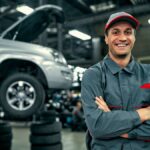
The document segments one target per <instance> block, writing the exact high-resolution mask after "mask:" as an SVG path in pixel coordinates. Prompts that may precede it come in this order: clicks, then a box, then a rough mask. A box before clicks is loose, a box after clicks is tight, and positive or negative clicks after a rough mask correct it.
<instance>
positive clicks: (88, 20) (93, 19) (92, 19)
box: [64, 3, 150, 28]
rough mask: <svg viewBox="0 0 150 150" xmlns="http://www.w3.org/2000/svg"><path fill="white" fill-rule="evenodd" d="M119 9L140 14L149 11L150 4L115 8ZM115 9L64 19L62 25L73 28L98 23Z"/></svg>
mask: <svg viewBox="0 0 150 150" xmlns="http://www.w3.org/2000/svg"><path fill="white" fill-rule="evenodd" d="M117 11H118V12H119V11H125V12H128V13H131V14H133V15H136V16H138V15H142V14H143V13H144V14H145V13H150V4H149V3H148V4H144V5H138V6H133V7H123V8H121V9H118V10H117ZM115 12H116V10H113V11H110V12H105V13H101V14H94V15H90V16H86V17H84V18H83V17H82V18H79V19H77V20H73V21H66V22H65V24H64V26H65V27H68V28H74V27H79V26H82V25H86V24H93V23H97V22H98V23H99V22H102V21H105V20H106V19H108V17H109V16H110V15H111V14H112V13H115Z"/></svg>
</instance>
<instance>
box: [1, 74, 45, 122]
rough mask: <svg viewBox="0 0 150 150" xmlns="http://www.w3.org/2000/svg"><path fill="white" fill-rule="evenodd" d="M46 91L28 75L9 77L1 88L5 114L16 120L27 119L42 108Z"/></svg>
mask: <svg viewBox="0 0 150 150" xmlns="http://www.w3.org/2000/svg"><path fill="white" fill-rule="evenodd" d="M44 100H45V91H44V88H43V86H42V84H41V83H40V82H39V81H38V80H37V79H36V78H35V77H33V76H31V75H29V74H26V73H15V74H12V75H9V76H8V77H7V78H6V79H5V80H4V81H3V82H2V84H1V87H0V102H1V105H2V108H3V110H4V112H5V113H6V114H7V115H8V116H10V117H13V118H16V119H27V118H28V117H29V116H31V115H33V114H35V113H36V112H37V111H38V110H40V108H42V106H43V104H44Z"/></svg>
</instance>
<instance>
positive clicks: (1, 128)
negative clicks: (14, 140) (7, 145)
mask: <svg viewBox="0 0 150 150" xmlns="http://www.w3.org/2000/svg"><path fill="white" fill-rule="evenodd" d="M9 133H12V127H11V126H10V124H8V123H6V122H1V123H0V135H3V134H9Z"/></svg>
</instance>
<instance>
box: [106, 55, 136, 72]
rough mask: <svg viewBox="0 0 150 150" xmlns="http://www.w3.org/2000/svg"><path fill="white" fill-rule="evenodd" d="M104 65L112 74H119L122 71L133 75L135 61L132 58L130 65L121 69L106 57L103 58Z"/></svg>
mask: <svg viewBox="0 0 150 150" xmlns="http://www.w3.org/2000/svg"><path fill="white" fill-rule="evenodd" d="M104 63H105V64H106V65H107V67H108V68H109V70H110V71H111V72H112V73H113V74H116V73H118V72H120V71H121V70H124V71H125V72H128V73H130V74H133V73H134V70H133V68H134V66H135V59H134V57H133V56H132V58H131V61H130V63H129V64H128V65H127V66H126V67H125V68H121V67H120V66H119V65H118V64H117V63H115V62H114V61H113V60H112V59H111V58H110V57H109V56H108V55H106V56H105V57H104Z"/></svg>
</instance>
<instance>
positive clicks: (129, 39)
mask: <svg viewBox="0 0 150 150" xmlns="http://www.w3.org/2000/svg"><path fill="white" fill-rule="evenodd" d="M105 42H106V44H108V47H109V54H110V55H112V56H113V57H116V58H117V57H118V58H124V57H126V56H129V55H131V50H132V48H133V46H134V42H135V33H134V29H133V27H132V26H131V25H130V24H129V23H127V22H119V23H116V24H114V25H113V26H112V27H111V28H110V29H109V30H108V35H105Z"/></svg>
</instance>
